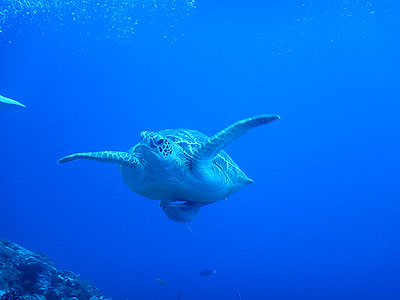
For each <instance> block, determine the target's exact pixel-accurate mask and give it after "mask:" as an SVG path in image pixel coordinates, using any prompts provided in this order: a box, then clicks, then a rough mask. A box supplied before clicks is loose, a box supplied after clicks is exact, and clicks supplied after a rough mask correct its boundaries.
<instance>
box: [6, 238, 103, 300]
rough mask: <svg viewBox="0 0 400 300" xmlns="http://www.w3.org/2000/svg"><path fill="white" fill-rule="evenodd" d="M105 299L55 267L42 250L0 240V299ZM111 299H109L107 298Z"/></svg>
mask: <svg viewBox="0 0 400 300" xmlns="http://www.w3.org/2000/svg"><path fill="white" fill-rule="evenodd" d="M33 299H35V300H106V299H107V298H106V297H105V296H104V295H102V294H101V293H100V291H99V290H97V289H96V288H95V287H94V286H93V285H91V284H90V283H88V282H85V281H83V280H82V279H80V277H79V275H76V274H74V273H72V272H70V271H58V270H57V269H56V268H55V266H54V264H53V262H51V261H50V260H49V259H48V258H47V257H46V256H45V255H44V254H41V253H35V252H32V251H29V250H27V249H24V248H22V247H21V246H18V245H17V244H15V243H12V242H9V241H6V240H0V300H33ZM107 300H110V299H107Z"/></svg>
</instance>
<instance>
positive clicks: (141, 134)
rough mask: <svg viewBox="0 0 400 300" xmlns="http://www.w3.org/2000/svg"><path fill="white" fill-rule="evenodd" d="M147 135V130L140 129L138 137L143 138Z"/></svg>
mask: <svg viewBox="0 0 400 300" xmlns="http://www.w3.org/2000/svg"><path fill="white" fill-rule="evenodd" d="M146 137H147V131H142V132H141V133H140V138H141V139H142V140H143V139H145V138H146Z"/></svg>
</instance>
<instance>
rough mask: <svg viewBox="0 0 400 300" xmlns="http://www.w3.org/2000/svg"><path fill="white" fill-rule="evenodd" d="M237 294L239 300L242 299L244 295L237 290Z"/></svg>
mask: <svg viewBox="0 0 400 300" xmlns="http://www.w3.org/2000/svg"><path fill="white" fill-rule="evenodd" d="M235 294H236V296H237V297H238V299H239V300H242V296H241V295H240V293H239V292H237V291H235Z"/></svg>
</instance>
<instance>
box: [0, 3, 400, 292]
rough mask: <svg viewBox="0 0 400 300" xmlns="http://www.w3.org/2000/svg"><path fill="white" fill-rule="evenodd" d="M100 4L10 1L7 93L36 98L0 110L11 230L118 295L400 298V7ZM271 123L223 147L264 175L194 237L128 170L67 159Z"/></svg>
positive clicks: (0, 43) (0, 44) (196, 226)
mask: <svg viewBox="0 0 400 300" xmlns="http://www.w3.org/2000/svg"><path fill="white" fill-rule="evenodd" d="M10 3H11V4H13V5H10ZM55 3H57V5H56V4H55ZM98 3H100V2H97V1H57V2H52V1H44V0H43V1H42V2H41V1H28V0H25V1H18V2H17V1H13V0H12V1H5V0H3V1H2V2H1V4H0V5H1V6H0V11H1V14H0V30H1V33H0V71H1V72H0V94H1V95H4V96H6V97H10V98H12V99H16V100H18V101H20V102H22V103H24V104H25V105H26V106H27V107H26V108H25V109H19V110H2V111H0V115H1V117H0V124H1V131H0V141H1V147H0V154H1V155H0V165H1V174H2V176H1V181H0V187H1V194H0V198H1V202H0V203H1V218H0V238H4V239H8V240H11V241H14V242H16V243H19V244H20V245H22V246H24V247H26V248H29V249H31V250H35V251H40V252H44V253H46V254H47V255H48V256H49V257H50V258H51V259H52V260H53V261H54V262H55V264H56V265H57V267H58V268H60V269H69V270H72V271H74V272H76V273H79V274H81V276H82V277H83V278H86V279H88V280H90V281H92V282H93V283H94V284H95V286H96V287H98V288H99V289H100V290H101V291H102V292H103V293H105V294H106V295H107V296H109V297H111V298H113V299H117V300H118V299H121V300H122V299H132V300H133V299H176V298H177V294H178V292H181V293H182V297H181V299H182V300H185V299H192V300H196V299H237V296H236V295H235V291H238V292H240V294H241V296H242V299H244V300H245V299H274V300H275V299H276V300H279V299H299V300H300V299H303V300H308V299H310V300H312V299H335V300H337V299H349V300H350V299H352V300H354V299H363V300H368V299H371V300H372V299H376V300H394V299H400V255H399V254H400V229H399V228H400V226H399V225H400V218H399V215H400V203H399V201H400V188H399V187H400V175H399V170H400V139H399V137H400V125H399V113H400V85H399V83H400V77H399V76H400V73H399V66H400V62H399V57H398V56H399V53H400V42H399V36H400V21H399V8H400V6H399V3H397V2H396V1H373V0H371V1H364V0H359V1H344V0H330V1H312V0H304V1H296V0H294V1H279V2H277V1H253V0H250V1H246V2H244V1H210V0H197V1H196V2H192V1H158V0H156V1H132V2H130V1H105V2H102V4H98ZM133 3H134V4H133ZM261 113H278V114H280V116H281V118H282V119H281V120H279V121H276V122H274V123H272V124H270V125H267V126H264V127H260V128H257V129H254V130H253V131H251V132H249V133H248V134H246V135H244V136H243V137H241V138H240V139H238V140H237V141H235V142H234V143H232V144H231V145H229V146H228V147H227V148H226V149H225V150H226V151H227V152H228V153H229V154H230V155H231V156H232V158H233V159H234V160H235V161H236V162H237V163H238V165H239V166H240V167H241V168H242V169H243V171H244V172H246V174H247V175H248V176H249V177H250V178H252V179H253V180H254V181H255V183H254V184H253V185H250V186H247V187H245V188H243V189H242V190H241V191H239V192H238V193H236V194H235V195H233V196H231V197H230V198H229V199H228V201H227V202H223V201H220V202H217V203H215V204H212V205H209V206H207V207H204V208H203V209H202V211H201V213H200V214H199V216H198V217H197V218H196V219H195V220H194V221H193V222H191V224H190V225H191V227H192V229H193V234H191V233H190V232H189V231H188V230H187V229H186V228H185V226H184V225H183V224H181V223H175V222H172V221H171V220H169V219H168V218H167V217H166V216H165V215H164V213H163V212H162V211H161V209H160V208H159V206H158V203H157V202H156V201H153V200H148V199H145V198H143V197H141V196H139V195H137V194H135V193H133V192H132V191H130V190H129V189H128V188H127V187H126V186H125V185H124V183H123V181H122V180H121V178H120V175H119V173H118V169H117V168H116V166H115V165H111V164H100V163H95V162H91V161H77V162H74V163H71V164H67V165H58V164H57V160H58V159H59V158H60V157H62V156H64V155H68V154H71V153H75V152H82V151H98V150H120V151H126V150H128V149H129V148H130V147H132V146H133V145H135V144H136V143H137V142H139V139H140V136H139V135H140V132H141V131H142V130H152V131H156V130H160V129H164V128H189V129H196V130H199V131H201V132H203V133H205V134H207V135H213V134H215V133H217V132H218V131H219V130H221V129H223V128H224V127H226V126H228V125H230V124H232V123H234V122H236V121H238V120H240V119H243V118H246V117H249V116H253V115H257V114H261ZM203 269H216V270H217V273H216V274H212V275H211V276H208V277H201V276H199V272H200V271H201V270H203ZM156 278H161V279H162V280H164V281H165V282H166V283H168V287H165V286H163V285H160V284H159V283H158V282H156V281H155V279H156Z"/></svg>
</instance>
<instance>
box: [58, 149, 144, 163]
mask: <svg viewBox="0 0 400 300" xmlns="http://www.w3.org/2000/svg"><path fill="white" fill-rule="evenodd" d="M77 159H90V160H95V161H100V162H107V163H113V164H118V165H123V166H131V167H132V166H136V165H138V164H139V160H138V159H137V158H136V157H134V156H132V155H130V154H129V153H126V152H120V151H100V152H84V153H75V154H71V155H68V156H65V157H63V158H61V159H59V160H58V163H59V164H63V163H66V162H70V161H73V160H77Z"/></svg>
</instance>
